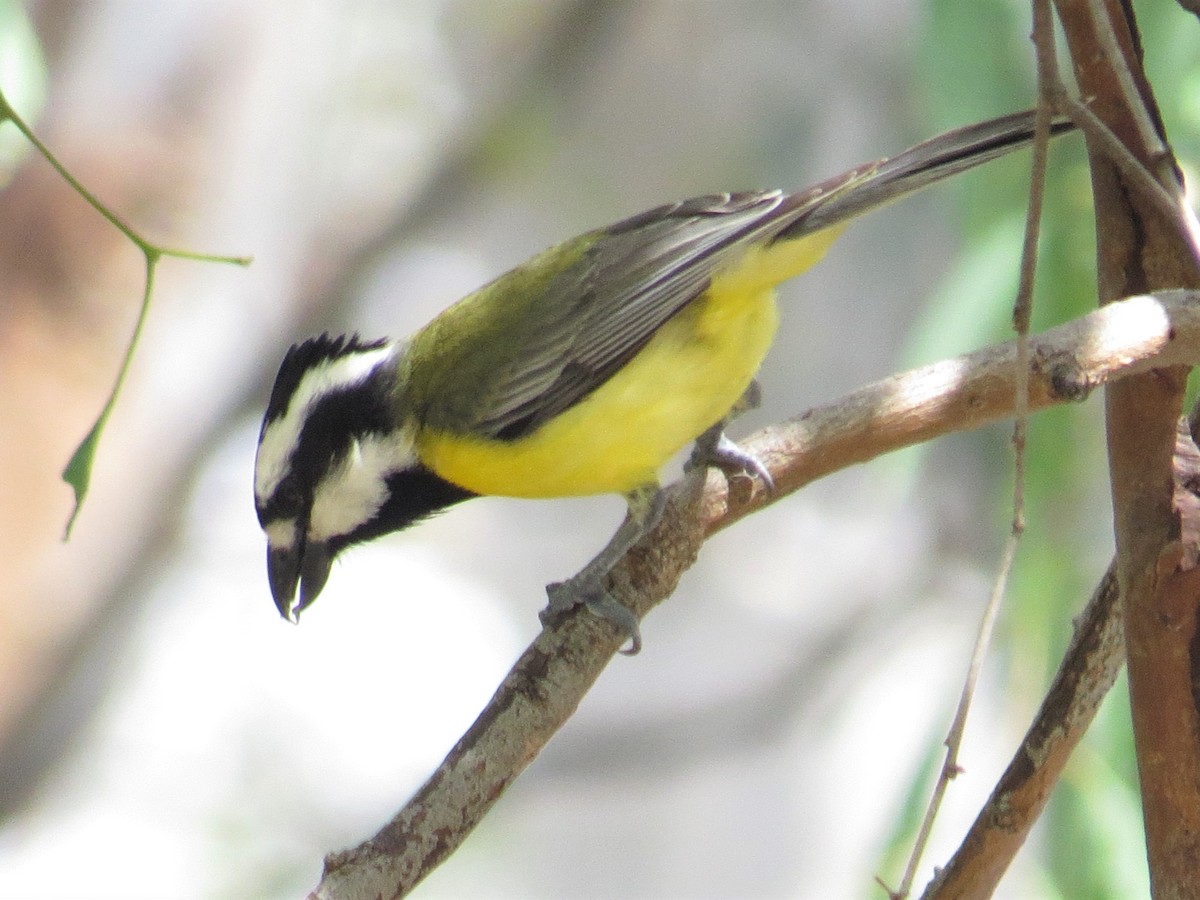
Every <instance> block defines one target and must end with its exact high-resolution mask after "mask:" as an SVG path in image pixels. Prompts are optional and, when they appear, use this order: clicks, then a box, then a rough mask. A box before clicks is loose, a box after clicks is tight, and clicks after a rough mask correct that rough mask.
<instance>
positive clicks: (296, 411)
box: [254, 343, 396, 503]
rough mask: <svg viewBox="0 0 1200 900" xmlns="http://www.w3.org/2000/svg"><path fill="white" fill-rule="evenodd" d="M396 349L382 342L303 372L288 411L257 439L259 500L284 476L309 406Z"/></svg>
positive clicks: (363, 375) (256, 493) (349, 383)
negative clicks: (380, 344) (379, 344)
mask: <svg viewBox="0 0 1200 900" xmlns="http://www.w3.org/2000/svg"><path fill="white" fill-rule="evenodd" d="M395 350H396V345H395V344H391V343H388V344H384V345H383V346H382V347H377V348H376V349H374V350H366V351H362V352H359V353H352V354H350V355H349V356H340V357H338V358H337V359H334V360H326V361H325V362H322V363H320V364H318V365H315V366H313V367H312V368H311V369H309V370H308V371H307V372H305V373H304V377H303V378H301V379H300V383H299V384H298V385H297V386H296V391H295V393H294V394H292V399H291V401H290V402H289V403H288V408H287V412H285V413H284V414H283V415H282V416H280V417H279V418H278V419H275V420H274V421H273V422H271V423H270V424H269V425H268V426H267V427H266V429H265V430H264V431H263V433H262V437H261V438H260V439H259V442H258V454H257V456H256V457H255V462H254V496H255V497H256V498H257V499H258V500H259V501H260V502H264V503H265V502H266V501H267V500H268V499H270V497H271V495H272V494H273V493H275V489H276V488H277V487H279V482H281V481H282V480H283V479H284V477H285V476H286V475H287V473H288V467H289V465H290V464H291V458H292V453H293V451H295V449H296V445H297V443H298V442H299V440H300V431H301V430H302V429H303V428H304V423H305V421H306V420H307V419H308V412H309V409H311V408H312V406H313V405H314V404H315V403H316V402H318V401H319V400H320V399H321V398H322V397H324V396H326V395H328V394H330V393H332V392H333V391H336V390H345V389H346V388H349V387H353V386H354V385H356V384H359V383H360V382H362V381H365V380H366V379H367V378H368V377H369V376H370V375H371V373H372V372H374V371H375V369H377V368H378V367H379V366H381V365H384V364H385V363H387V362H388V361H389V360H390V359H391V358H392V354H393V353H394V352H395Z"/></svg>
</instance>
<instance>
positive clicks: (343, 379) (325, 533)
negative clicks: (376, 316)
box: [254, 335, 471, 621]
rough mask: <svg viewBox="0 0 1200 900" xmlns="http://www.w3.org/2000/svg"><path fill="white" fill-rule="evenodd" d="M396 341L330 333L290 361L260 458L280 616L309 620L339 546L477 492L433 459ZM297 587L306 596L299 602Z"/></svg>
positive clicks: (300, 348) (263, 518)
mask: <svg viewBox="0 0 1200 900" xmlns="http://www.w3.org/2000/svg"><path fill="white" fill-rule="evenodd" d="M402 353H403V348H402V347H401V346H400V345H398V344H396V343H393V342H391V341H372V342H364V341H362V340H360V339H359V338H358V337H357V336H349V337H346V336H343V337H330V336H329V335H321V336H320V337H316V338H312V339H310V340H307V341H304V342H303V343H300V344H296V345H295V346H293V347H292V348H291V349H290V350H288V352H287V355H285V356H284V358H283V362H282V363H281V364H280V366H279V374H278V375H276V376H275V386H274V388H272V390H271V398H270V400H269V401H268V403H267V411H266V414H265V415H264V416H263V424H262V430H261V431H260V432H259V436H258V454H257V456H256V458H255V464H254V505H255V508H256V510H257V512H258V522H259V524H260V525H261V526H262V529H263V531H264V532H265V533H266V536H267V576H268V580H269V581H270V585H271V595H272V597H273V598H274V599H275V605H276V606H277V607H278V608H279V612H280V615H282V616H284V617H285V618H288V619H292V620H293V621H295V620H298V617H299V614H300V612H301V610H303V609H304V608H305V607H307V606H308V605H309V604H311V603H312V602H313V601H314V600H315V599H316V598H317V595H318V594H319V593H320V592H321V589H322V588H323V587H324V586H325V581H326V579H327V578H328V577H329V569H330V567H331V565H332V564H333V560H334V558H335V557H336V556H337V554H338V553H339V552H341V551H342V550H343V549H345V548H346V547H348V546H350V545H351V544H356V543H361V542H362V541H367V540H370V539H372V538H375V537H379V536H380V535H383V534H387V533H388V532H391V531H397V530H399V529H401V528H405V527H407V526H409V525H411V524H413V523H414V522H416V521H417V520H419V519H421V518H423V517H424V516H426V515H428V514H429V513H431V512H433V511H435V510H437V509H440V508H442V507H445V506H449V505H450V504H451V503H455V502H457V501H458V500H463V499H466V498H467V497H468V496H471V495H470V494H469V493H468V492H466V491H463V490H462V489H461V488H458V487H456V486H454V485H451V484H448V483H447V482H445V481H442V480H441V479H439V478H437V477H436V476H435V475H433V474H432V473H431V472H430V471H429V470H428V469H426V468H425V467H424V466H422V465H421V463H420V460H419V459H418V458H417V454H416V451H415V449H414V444H413V438H414V434H415V432H414V428H413V425H412V423H411V422H409V421H407V420H406V419H405V417H404V416H403V415H402V414H401V413H400V411H399V410H398V409H397V398H398V396H399V395H400V394H401V393H402V392H400V391H399V390H398V387H399V386H398V385H397V383H396V382H397V378H398V372H399V366H398V362H399V359H400V355H401V354H402ZM297 587H299V597H298V598H297V596H296V593H297Z"/></svg>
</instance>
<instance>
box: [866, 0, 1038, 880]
mask: <svg viewBox="0 0 1200 900" xmlns="http://www.w3.org/2000/svg"><path fill="white" fill-rule="evenodd" d="M1033 19H1034V28H1033V33H1034V40H1035V43H1036V46H1037V48H1038V72H1039V75H1040V74H1041V72H1042V71H1043V69H1044V68H1047V67H1049V68H1050V71H1051V73H1052V72H1053V60H1052V58H1051V59H1050V60H1048V61H1046V60H1044V57H1046V56H1047V55H1049V56H1050V57H1052V56H1053V52H1054V46H1053V39H1054V33H1053V28H1052V22H1051V20H1050V9H1049V4H1048V0H1035V2H1034V17H1033ZM1046 35H1048V36H1049V39H1050V41H1051V43H1050V45H1049V48H1048V49H1047V48H1046V41H1045V36H1046ZM1039 38H1040V39H1039ZM1041 83H1043V81H1042V80H1041V79H1040V78H1039V84H1041ZM1053 115H1054V110H1053V109H1052V108H1051V102H1050V98H1049V94H1048V92H1047V91H1046V90H1039V100H1038V106H1037V111H1036V113H1035V115H1034V132H1033V133H1034V139H1033V148H1032V162H1031V172H1030V179H1029V203H1028V206H1027V207H1026V213H1025V237H1024V241H1023V242H1022V245H1021V270H1020V271H1021V275H1020V281H1019V283H1018V286H1017V295H1016V299H1015V301H1014V303H1013V315H1012V320H1013V328H1014V329H1015V330H1016V332H1017V340H1016V350H1017V365H1016V379H1015V384H1014V404H1013V408H1014V422H1013V435H1012V445H1013V497H1012V523H1011V528H1010V531H1009V535H1008V538H1007V539H1006V541H1005V545H1004V552H1003V554H1002V555H1001V559H1000V564H999V567H998V569H997V572H996V578H995V581H994V583H993V585H992V591H991V593H990V595H989V597H988V602H987V605H986V606H985V607H984V611H983V616H982V617H981V618H980V622H979V631H978V633H977V634H976V637H975V644H974V646H973V648H972V650H971V660H970V663H969V664H968V666H967V674H966V677H965V678H964V680H963V687H962V693H961V694H960V696H959V700H958V706H957V708H956V709H955V711H954V719H953V721H952V722H951V725H950V730H949V732H948V733H947V735H946V739H945V741H944V744H945V747H946V757H945V760H944V761H943V763H942V768H941V770H940V772H939V773H938V779H937V782H936V783H935V785H934V788H933V792H932V794H931V795H930V798H929V803H928V805H927V806H926V808H925V814H924V816H923V818H922V820H921V825H920V828H919V829H918V831H917V837H916V840H915V841H914V842H913V848H912V851H911V853H910V854H909V858H908V864H907V865H906V866H905V869H904V876H903V878H902V879H901V881H900V887H899V888H897V889H896V890H895V891H891V890H889V891H888V893H889V895H890V896H891V897H892V898H893V900H904V898H906V897H908V895H909V893H910V892H911V891H912V886H913V882H914V881H915V880H916V877H917V869H918V868H919V867H920V864H921V858H922V857H923V856H924V855H925V847H926V845H927V844H928V843H929V837H930V834H932V832H933V824H934V822H935V821H936V820H937V816H938V812H939V811H940V810H941V806H942V801H943V799H944V798H945V795H946V791H947V790H948V789H949V787H950V782H951V780H953V779H954V778H956V777H957V776H958V775H959V774H960V773H961V772H962V767H961V766H960V765H959V761H958V760H959V752H960V750H961V748H962V742H963V736H964V735H965V733H966V727H967V715H968V714H969V712H970V709H971V702H972V700H973V699H974V697H975V690H976V688H977V686H978V684H979V674H980V672H981V671H982V669H983V663H984V661H985V660H986V659H987V654H988V650H989V648H990V647H991V643H992V634H993V632H994V630H995V625H996V619H997V617H998V616H999V613H1000V607H1001V606H1002V605H1003V602H1004V597H1005V594H1006V593H1007V589H1008V582H1009V578H1010V577H1011V575H1012V568H1013V564H1014V562H1015V561H1016V558H1017V548H1018V547H1019V545H1020V542H1021V535H1022V534H1023V533H1024V531H1025V443H1026V435H1027V431H1028V420H1029V323H1030V319H1031V317H1032V311H1033V285H1034V278H1035V275H1036V273H1037V251H1038V240H1039V237H1040V235H1041V221H1042V206H1043V199H1044V197H1045V184H1046V164H1047V160H1048V157H1049V146H1050V123H1051V120H1052V119H1053ZM876 880H877V881H878V882H879V884H881V885H883V881H882V879H878V878H877V879H876Z"/></svg>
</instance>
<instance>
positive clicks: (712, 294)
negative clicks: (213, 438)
mask: <svg viewBox="0 0 1200 900" xmlns="http://www.w3.org/2000/svg"><path fill="white" fill-rule="evenodd" d="M1034 120H1035V112H1034V111H1033V110H1027V111H1024V112H1018V113H1013V114H1009V115H1006V116H1001V117H999V118H995V119H990V120H988V121H985V122H980V123H977V124H973V125H968V126H965V127H962V128H958V129H956V130H953V131H949V132H946V133H944V134H942V135H939V136H938V137H935V138H932V139H930V140H928V141H925V142H923V143H920V144H917V145H916V146H914V147H912V148H910V149H908V150H905V151H904V152H902V153H900V154H898V155H896V156H894V157H891V158H884V159H881V160H877V161H875V162H871V163H868V164H865V165H861V166H857V167H855V168H853V169H850V170H848V171H846V172H844V173H842V174H840V175H837V176H835V177H833V178H829V179H827V180H825V181H822V182H820V183H819V184H816V185H813V186H812V187H809V188H806V189H804V190H801V191H795V192H784V191H780V190H767V191H742V192H737V193H725V194H709V195H705V196H700V197H694V198H692V199H689V200H684V201H680V202H676V203H670V204H666V205H662V206H658V207H655V208H654V209H650V210H648V211H646V212H642V213H639V214H637V215H634V216H631V217H629V218H626V219H623V220H622V221H620V222H617V223H615V224H613V225H609V226H607V227H603V228H598V229H595V230H592V231H589V232H586V233H585V234H582V235H580V236H578V237H575V238H571V239H569V240H567V241H564V242H562V243H560V244H557V245H556V246H553V247H551V248H550V249H548V250H544V251H542V252H541V253H539V254H537V255H536V256H534V257H532V258H531V259H530V260H529V261H527V262H525V263H524V264H522V265H519V266H517V267H516V268H514V269H512V270H511V271H509V272H507V273H505V274H503V275H501V276H499V277H498V278H496V279H495V280H493V281H491V282H490V283H488V284H487V285H485V286H483V287H481V288H479V289H478V290H477V291H475V292H474V293H471V294H469V295H468V296H466V297H464V298H463V299H461V300H459V301H458V302H457V303H455V304H453V305H451V306H450V307H448V308H447V309H445V310H444V311H443V312H442V313H440V314H439V315H437V316H436V317H435V318H434V319H433V320H432V321H430V322H429V323H428V324H427V325H425V326H424V327H423V328H421V329H419V330H418V331H417V332H416V333H414V334H412V335H411V336H409V337H407V338H405V339H401V340H394V339H389V338H382V339H371V340H368V339H363V338H361V337H359V336H358V335H357V334H349V335H336V336H335V335H330V334H321V335H319V336H317V337H313V338H310V339H308V340H305V341H302V342H300V343H297V344H294V345H293V346H292V347H291V348H290V349H289V350H288V351H287V352H286V354H285V355H284V358H283V361H282V363H281V364H280V366H279V371H278V374H277V376H276V378H275V382H274V385H273V387H272V389H271V392H270V396H269V398H268V401H267V406H266V411H265V413H264V416H263V421H262V428H261V430H260V432H259V438H258V448H257V453H256V457H255V467H254V500H255V509H256V512H257V515H258V520H259V523H260V525H261V527H262V529H263V532H264V533H265V536H266V539H267V575H268V582H269V586H270V590H271V594H272V597H273V599H274V602H275V606H276V608H277V609H278V610H279V613H280V615H282V616H283V617H284V618H285V619H289V620H291V621H294V622H298V621H299V615H300V613H301V612H302V611H303V610H305V609H306V608H307V607H308V606H309V605H311V604H312V603H313V601H314V600H316V598H317V596H318V595H319V594H320V593H321V590H322V589H323V588H324V586H325V584H326V581H327V579H328V577H329V572H330V568H331V566H332V563H333V561H334V559H335V558H336V557H337V556H338V554H340V553H341V552H342V551H343V550H345V549H346V548H348V547H351V546H354V545H357V544H361V543H363V542H365V541H370V540H372V539H374V538H377V537H380V536H382V535H385V534H388V533H391V532H395V531H400V530H403V529H406V528H409V527H410V526H412V525H415V524H417V523H419V522H420V521H422V520H423V519H426V518H427V517H429V516H430V515H432V514H434V513H437V512H440V511H443V510H446V509H448V508H450V507H453V506H455V505H456V504H459V503H461V502H463V501H465V500H468V499H470V498H473V497H479V496H489V495H499V496H508V497H522V498H530V499H547V498H559V497H571V496H584V495H593V494H609V493H615V494H620V495H622V496H623V497H624V498H625V500H626V504H627V507H628V509H627V515H626V517H625V519H624V521H623V522H622V524H621V525H620V527H619V528H618V529H617V530H616V532H615V533H614V534H613V536H612V538H611V540H610V541H609V542H608V543H607V545H606V546H605V547H604V548H603V549H602V550H601V551H600V552H599V553H598V554H597V555H596V556H595V558H593V559H592V560H591V561H590V562H589V563H588V564H587V565H586V566H584V568H583V569H582V570H580V571H579V572H578V573H577V574H576V575H574V576H573V577H571V578H569V579H567V580H565V581H562V582H556V583H552V584H550V585H548V587H547V592H548V598H549V603H548V605H547V607H546V609H545V610H544V611H543V619H544V620H546V619H548V618H553V617H554V616H557V615H560V614H563V613H565V612H567V611H570V610H572V609H574V608H576V607H579V606H583V607H586V608H587V609H589V610H590V611H592V612H594V613H596V614H598V615H600V616H601V617H603V618H606V619H608V620H610V621H612V622H613V623H614V624H615V625H616V626H617V627H618V628H619V629H620V630H621V632H622V634H623V636H624V637H626V638H627V639H628V640H629V642H630V645H631V646H630V649H629V650H628V651H626V652H632V653H636V652H637V651H638V649H639V648H640V647H641V635H640V631H639V628H638V621H637V618H636V617H635V616H634V615H633V613H632V612H630V611H629V609H628V608H627V607H625V606H624V605H623V604H621V603H620V601H619V600H617V599H616V598H615V597H614V596H613V594H612V593H611V591H610V589H609V587H608V584H607V576H608V574H609V572H610V570H611V569H612V568H613V566H614V565H615V564H616V563H617V562H618V561H619V560H620V559H621V557H622V556H623V555H624V554H625V553H626V552H627V551H628V550H629V549H630V548H631V547H633V546H634V545H635V544H636V543H637V542H638V541H639V540H640V539H641V538H642V537H643V536H645V535H646V534H647V532H649V531H650V530H651V529H652V528H653V527H654V525H655V524H656V522H657V521H658V519H659V518H660V516H661V514H662V511H663V507H664V505H665V498H666V492H665V490H664V489H663V488H662V487H661V486H660V483H659V475H658V473H659V470H660V469H661V468H662V467H663V465H664V464H665V463H666V462H667V461H669V460H670V459H672V458H673V457H675V456H676V455H677V454H678V453H679V451H681V450H682V449H683V448H684V447H686V446H687V445H688V444H689V443H693V442H694V444H695V448H694V450H693V453H692V457H691V460H690V464H691V465H701V466H707V465H712V466H716V467H718V468H720V469H721V470H723V471H724V472H725V473H726V476H727V477H733V476H736V475H738V474H745V475H748V476H750V477H752V478H755V479H757V480H758V481H759V482H760V483H761V485H762V487H763V489H764V490H771V489H773V484H772V481H771V476H770V473H769V472H768V471H767V469H766V468H765V467H764V466H763V465H762V464H761V463H760V462H759V461H758V460H757V459H755V458H754V457H753V456H752V455H751V454H749V453H747V452H746V451H744V450H742V449H741V448H740V447H738V446H737V444H735V443H734V442H733V441H731V440H730V439H729V438H728V437H726V436H725V433H724V428H725V425H726V424H727V422H728V421H729V420H730V419H731V418H732V417H733V416H734V415H736V414H737V413H738V412H739V411H741V410H742V409H745V408H748V407H750V406H753V405H754V404H755V403H756V401H757V394H758V391H757V382H756V381H755V375H756V373H757V371H758V368H759V365H760V363H761V362H762V361H763V358H764V357H765V356H766V354H767V351H768V350H769V348H770V346H771V343H772V340H773V338H774V336H775V331H776V325H777V311H776V305H775V292H774V288H775V287H776V285H778V284H780V283H781V282H784V281H786V280H789V279H791V278H794V277H796V276H797V275H800V274H802V273H803V272H804V271H805V270H807V269H808V268H809V267H811V266H812V265H814V264H815V263H816V262H818V261H819V260H820V259H821V258H822V256H824V254H825V252H826V250H827V249H828V248H829V247H830V245H831V244H832V243H833V242H834V241H835V240H836V239H837V237H838V236H839V235H840V234H841V233H842V231H843V229H844V228H845V227H846V225H847V224H848V223H849V222H850V220H852V219H853V218H855V217H856V216H858V215H860V214H862V213H865V212H867V211H868V210H871V209H874V208H877V207H879V206H882V205H884V204H887V203H890V202H891V201H893V200H895V199H897V198H899V197H901V196H904V195H907V194H910V193H912V192H914V191H917V190H919V189H921V188H924V187H926V186H928V185H930V184H933V183H935V182H937V181H940V180H942V179H944V178H948V177H950V176H952V175H955V174H957V173H959V172H962V171H965V170H967V169H970V168H973V167H974V166H977V165H980V164H981V163H985V162H988V161H989V160H992V159H996V158H998V157H1000V156H1003V155H1005V154H1007V153H1009V152H1011V151H1014V150H1017V149H1020V148H1022V147H1024V146H1026V145H1028V144H1030V143H1031V142H1032V140H1033V136H1034ZM1073 127H1074V126H1073V125H1072V124H1071V122H1070V121H1069V120H1068V119H1064V118H1057V119H1055V120H1053V122H1052V125H1051V133H1052V134H1055V135H1057V134H1061V133H1063V132H1065V131H1068V130H1070V129H1072V128H1073Z"/></svg>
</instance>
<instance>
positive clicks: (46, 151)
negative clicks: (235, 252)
mask: <svg viewBox="0 0 1200 900" xmlns="http://www.w3.org/2000/svg"><path fill="white" fill-rule="evenodd" d="M3 120H8V121H9V122H12V123H13V125H15V126H16V127H17V130H18V131H20V132H21V134H22V135H24V136H25V139H26V140H27V141H29V143H31V144H32V145H33V147H34V149H35V150H37V152H38V153H39V154H41V156H42V157H43V158H44V159H45V160H46V162H48V163H49V164H50V166H51V168H53V169H54V171H55V172H57V173H58V174H59V175H60V176H61V177H62V179H63V181H65V182H66V183H67V184H69V185H70V186H71V189H72V190H73V191H75V192H76V193H77V194H79V196H80V197H82V198H83V199H84V200H86V201H87V203H88V205H89V206H91V207H92V209H94V210H96V212H98V213H100V215H102V216H103V217H104V218H105V219H107V220H108V221H109V223H111V224H112V226H113V227H114V228H116V229H117V230H118V231H120V232H121V234H123V235H125V237H127V238H129V240H130V241H131V242H133V244H134V245H135V246H136V247H137V248H138V249H139V250H141V251H142V253H143V254H145V256H146V259H147V263H149V260H150V257H151V256H174V257H178V258H180V259H194V260H198V261H201V262H216V263H230V264H232V265H238V266H248V265H250V262H251V259H250V257H248V256H221V255H216V254H209V253H197V252H196V251H193V250H177V249H173V248H170V247H163V246H160V245H158V244H155V243H153V242H151V241H148V240H146V238H144V237H142V236H141V235H140V234H138V233H137V231H135V230H134V229H133V228H132V227H131V226H130V225H128V224H126V222H125V220H123V219H122V218H121V217H120V216H118V215H117V214H116V213H114V212H113V211H112V210H111V209H109V208H108V207H107V206H105V205H104V204H103V203H101V202H100V200H99V199H98V198H97V197H96V195H95V194H93V193H92V192H91V191H89V190H88V189H87V188H86V187H84V186H83V184H82V182H80V181H79V179H78V178H76V177H75V176H74V175H72V174H71V173H70V172H69V171H68V170H67V168H66V166H64V165H63V164H62V163H61V162H59V160H58V157H56V156H55V155H54V154H53V153H52V152H51V151H50V148H49V147H47V146H46V145H45V144H43V143H42V142H41V141H40V140H39V139H38V136H37V135H36V134H34V132H33V129H32V128H30V127H29V125H28V124H27V123H26V122H25V120H24V119H22V118H21V116H20V115H19V114H18V113H17V111H16V110H15V109H13V107H12V104H10V103H9V102H8V98H7V97H5V96H4V92H3V90H0V121H3Z"/></svg>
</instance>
